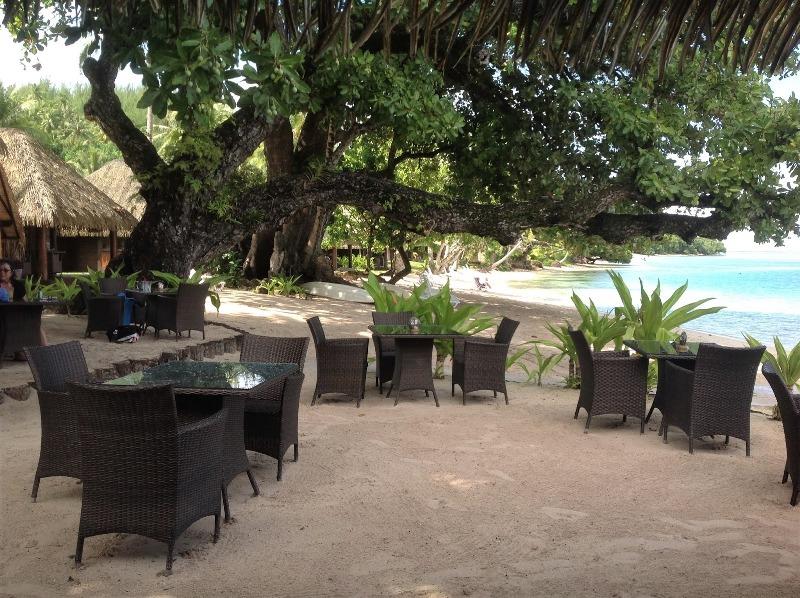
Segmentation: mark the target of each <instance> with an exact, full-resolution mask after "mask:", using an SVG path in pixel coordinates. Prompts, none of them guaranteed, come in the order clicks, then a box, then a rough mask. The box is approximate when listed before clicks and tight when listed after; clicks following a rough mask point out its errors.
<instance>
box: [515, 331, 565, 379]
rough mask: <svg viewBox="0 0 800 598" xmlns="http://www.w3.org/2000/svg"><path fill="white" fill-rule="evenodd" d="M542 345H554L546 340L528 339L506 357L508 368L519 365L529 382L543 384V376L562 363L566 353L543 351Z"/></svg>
mask: <svg viewBox="0 0 800 598" xmlns="http://www.w3.org/2000/svg"><path fill="white" fill-rule="evenodd" d="M540 345H544V346H550V347H552V344H550V343H548V342H546V341H538V340H534V341H527V342H525V343H523V344H522V345H520V346H519V347H518V348H517V349H516V350H515V351H514V352H513V353H512V354H511V355H509V357H508V359H506V369H507V370H508V369H511V368H512V367H514V366H517V367H518V368H519V369H521V370H522V371H523V372H524V373H525V376H526V377H527V380H528V382H531V381H535V382H536V385H537V386H541V385H542V378H543V377H544V376H546V375H547V374H548V373H550V371H551V370H552V369H553V368H554V367H556V366H557V365H558V364H559V363H561V360H562V359H564V355H566V353H549V354H546V353H543V352H542V350H541V348H540ZM531 357H532V359H531Z"/></svg>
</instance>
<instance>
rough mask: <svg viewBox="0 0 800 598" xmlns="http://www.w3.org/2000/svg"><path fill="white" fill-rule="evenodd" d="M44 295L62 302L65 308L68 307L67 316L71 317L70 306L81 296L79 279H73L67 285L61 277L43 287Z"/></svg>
mask: <svg viewBox="0 0 800 598" xmlns="http://www.w3.org/2000/svg"><path fill="white" fill-rule="evenodd" d="M42 293H44V294H45V295H47V296H48V297H53V298H55V299H58V300H59V301H61V302H62V303H63V304H64V307H66V309H67V315H68V316H69V315H71V313H70V306H71V305H72V302H73V301H74V299H75V297H77V296H78V295H80V293H81V288H80V287H79V286H78V281H77V279H73V280H72V282H70V283H69V284H67V283H66V282H64V279H63V278H60V277H59V278H56V279H55V280H54V281H53V282H52V283H50V284H48V285H47V286H45V287H43V288H42Z"/></svg>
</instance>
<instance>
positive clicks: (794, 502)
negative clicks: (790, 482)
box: [789, 483, 800, 507]
mask: <svg viewBox="0 0 800 598" xmlns="http://www.w3.org/2000/svg"><path fill="white" fill-rule="evenodd" d="M798 493H800V484H797V483H795V485H794V490H793V491H792V497H791V498H790V499H789V504H790V505H792V506H793V507H796V506H797V495H798Z"/></svg>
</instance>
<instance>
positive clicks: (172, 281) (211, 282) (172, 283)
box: [150, 270, 226, 313]
mask: <svg viewBox="0 0 800 598" xmlns="http://www.w3.org/2000/svg"><path fill="white" fill-rule="evenodd" d="M150 273H151V274H152V275H153V276H155V277H156V278H158V279H160V280H163V281H164V282H165V283H167V287H169V289H170V290H172V291H177V290H178V287H179V286H180V285H181V283H187V284H201V283H205V284H208V298H209V299H210V300H211V305H213V306H214V308H215V309H216V310H217V313H219V306H220V305H221V303H220V298H219V293H218V292H217V291H216V290H215V288H214V287H216V286H218V285H220V284H223V283H224V282H225V280H226V278H225V276H223V275H221V274H214V275H206V274H203V273H202V272H200V271H199V270H197V271H195V272H193V273H192V274H190V275H189V276H186V277H181V276H178V275H177V274H172V273H170V272H161V271H159V270H151V271H150Z"/></svg>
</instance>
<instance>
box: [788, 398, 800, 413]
mask: <svg viewBox="0 0 800 598" xmlns="http://www.w3.org/2000/svg"><path fill="white" fill-rule="evenodd" d="M789 398H790V399H791V401H792V407H793V408H794V412H795V413H796V414H797V415H800V394H797V393H790V394H789Z"/></svg>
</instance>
